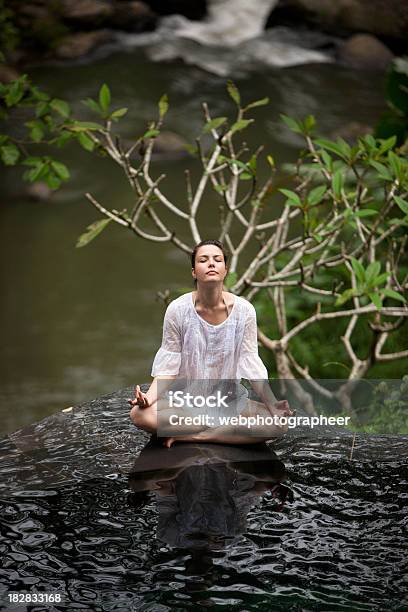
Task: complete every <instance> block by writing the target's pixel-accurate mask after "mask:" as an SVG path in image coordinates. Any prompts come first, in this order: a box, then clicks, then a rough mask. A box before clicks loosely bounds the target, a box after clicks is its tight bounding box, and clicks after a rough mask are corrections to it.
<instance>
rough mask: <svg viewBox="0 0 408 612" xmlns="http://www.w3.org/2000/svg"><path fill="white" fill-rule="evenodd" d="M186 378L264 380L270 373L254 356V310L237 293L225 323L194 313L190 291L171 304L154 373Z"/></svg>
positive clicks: (255, 346) (256, 354)
mask: <svg viewBox="0 0 408 612" xmlns="http://www.w3.org/2000/svg"><path fill="white" fill-rule="evenodd" d="M160 375H161V376H163V375H168V376H171V375H172V376H178V377H179V378H188V379H202V380H203V379H224V380H225V379H230V380H231V379H235V380H237V379H241V378H246V379H248V380H266V379H267V378H268V372H267V369H266V367H265V365H264V364H263V362H262V360H261V358H260V357H259V355H258V341H257V324H256V312H255V308H254V307H253V306H252V304H251V303H250V302H248V301H247V300H245V299H244V298H242V297H239V296H235V298H234V304H233V306H232V309H231V312H230V314H229V316H228V318H227V319H225V321H223V322H222V323H220V324H219V325H212V324H211V323H208V322H207V321H205V320H204V319H203V318H202V317H200V315H199V314H198V313H197V311H196V309H195V307H194V303H193V294H192V292H190V293H185V294H184V295H182V296H180V297H179V298H177V299H175V300H174V301H173V302H171V303H170V304H169V306H168V307H167V310H166V314H165V316H164V322H163V339H162V344H161V347H160V349H159V350H158V351H157V353H156V356H155V358H154V362H153V366H152V376H160Z"/></svg>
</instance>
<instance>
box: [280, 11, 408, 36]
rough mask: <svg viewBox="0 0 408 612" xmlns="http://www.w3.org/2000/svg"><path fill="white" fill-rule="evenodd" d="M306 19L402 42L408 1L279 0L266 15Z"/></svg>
mask: <svg viewBox="0 0 408 612" xmlns="http://www.w3.org/2000/svg"><path fill="white" fill-rule="evenodd" d="M282 22H285V23H290V22H297V23H303V24H305V23H308V24H311V25H314V26H316V27H318V28H323V29H325V30H328V31H331V32H334V33H336V34H346V33H350V32H368V33H370V34H374V35H375V36H378V37H380V38H382V39H385V40H387V39H390V40H393V41H400V43H401V44H403V43H404V42H405V43H406V40H407V37H408V2H404V1H402V2H401V0H335V1H334V0H280V2H279V5H278V7H277V8H276V9H275V10H274V11H273V13H272V14H271V16H270V19H269V25H274V23H282Z"/></svg>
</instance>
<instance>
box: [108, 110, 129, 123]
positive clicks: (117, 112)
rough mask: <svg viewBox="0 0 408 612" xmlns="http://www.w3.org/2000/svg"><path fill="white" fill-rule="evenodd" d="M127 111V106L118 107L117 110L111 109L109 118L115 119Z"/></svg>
mask: <svg viewBox="0 0 408 612" xmlns="http://www.w3.org/2000/svg"><path fill="white" fill-rule="evenodd" d="M127 112H128V109H127V108H118V109H117V110H115V111H113V113H111V118H112V119H113V120H114V121H115V120H116V119H120V117H123V116H124V115H126V113H127Z"/></svg>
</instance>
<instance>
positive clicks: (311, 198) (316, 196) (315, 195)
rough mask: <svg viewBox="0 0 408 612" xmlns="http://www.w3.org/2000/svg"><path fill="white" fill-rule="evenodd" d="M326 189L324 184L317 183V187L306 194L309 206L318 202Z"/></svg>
mask: <svg viewBox="0 0 408 612" xmlns="http://www.w3.org/2000/svg"><path fill="white" fill-rule="evenodd" d="M326 191H327V189H326V186H325V185H319V187H315V188H314V189H312V191H311V192H310V193H309V195H308V196H307V201H308V203H309V205H310V206H316V204H319V202H321V201H322V200H323V198H324V195H325V193H326Z"/></svg>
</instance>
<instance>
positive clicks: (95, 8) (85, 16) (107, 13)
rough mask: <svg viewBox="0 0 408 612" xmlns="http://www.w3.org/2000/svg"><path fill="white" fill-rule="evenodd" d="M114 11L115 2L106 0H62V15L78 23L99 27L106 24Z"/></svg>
mask: <svg viewBox="0 0 408 612" xmlns="http://www.w3.org/2000/svg"><path fill="white" fill-rule="evenodd" d="M113 13H114V5H113V2H105V1H104V0H62V10H61V16H62V17H63V18H64V19H65V20H67V21H69V22H71V23H73V24H78V25H82V24H85V25H88V26H91V27H98V25H101V24H105V23H107V21H108V20H109V18H111V17H112V15H113Z"/></svg>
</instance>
